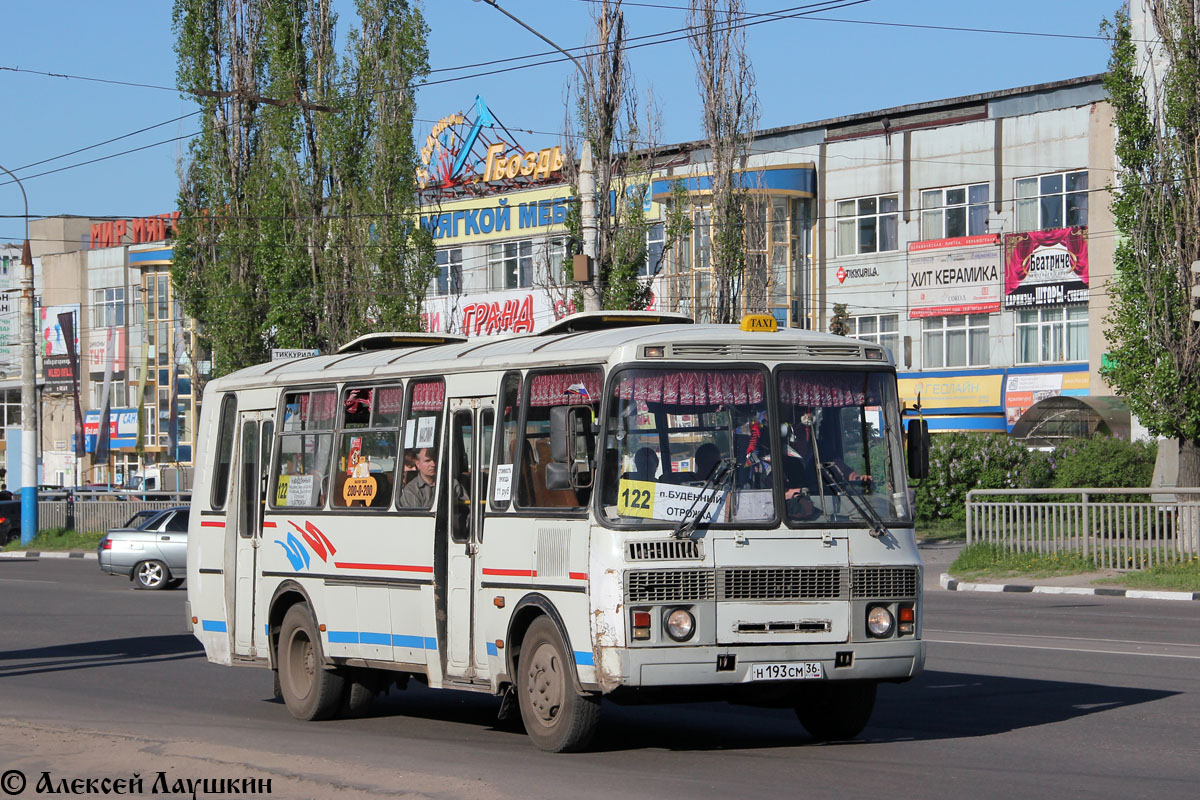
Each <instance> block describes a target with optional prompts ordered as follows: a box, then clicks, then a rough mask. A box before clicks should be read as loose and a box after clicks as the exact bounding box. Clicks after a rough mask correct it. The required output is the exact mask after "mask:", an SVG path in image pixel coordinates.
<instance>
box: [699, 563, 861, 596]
mask: <svg viewBox="0 0 1200 800" xmlns="http://www.w3.org/2000/svg"><path fill="white" fill-rule="evenodd" d="M720 572H721V574H720V578H719V580H718V585H719V586H720V594H719V596H718V597H717V599H718V600H840V599H844V598H845V597H846V577H845V573H846V570H845V568H843V567H790V568H780V569H767V568H760V569H723V570H721V571H720Z"/></svg>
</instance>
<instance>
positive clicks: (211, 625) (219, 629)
mask: <svg viewBox="0 0 1200 800" xmlns="http://www.w3.org/2000/svg"><path fill="white" fill-rule="evenodd" d="M200 630H204V631H212V632H213V633H228V632H229V627H228V626H227V625H226V624H225V621H224V620H220V619H205V620H201V621H200Z"/></svg>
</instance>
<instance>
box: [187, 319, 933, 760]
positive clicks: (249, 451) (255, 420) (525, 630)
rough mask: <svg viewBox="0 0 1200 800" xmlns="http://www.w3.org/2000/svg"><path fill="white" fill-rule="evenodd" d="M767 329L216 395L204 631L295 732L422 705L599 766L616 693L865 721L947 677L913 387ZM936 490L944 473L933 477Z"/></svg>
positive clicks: (407, 338) (596, 323)
mask: <svg viewBox="0 0 1200 800" xmlns="http://www.w3.org/2000/svg"><path fill="white" fill-rule="evenodd" d="M774 328H775V326H774V320H773V319H771V318H769V317H751V318H747V320H745V321H744V322H743V324H742V326H741V327H740V328H739V327H738V326H734V325H724V326H717V325H693V324H690V320H688V319H687V318H686V317H682V316H680V315H670V314H648V313H637V312H618V313H612V312H598V313H595V314H579V315H575V316H572V317H569V318H567V319H565V320H562V321H561V322H559V323H556V324H555V325H553V326H552V327H551V328H549V329H547V330H546V331H545V332H543V333H541V334H538V335H527V336H517V337H508V338H501V337H497V338H483V339H472V340H469V341H468V340H465V339H462V338H460V337H453V336H444V335H427V334H378V335H372V336H366V337H363V338H362V339H360V340H357V341H355V342H352V343H351V344H350V345H347V347H345V348H343V349H342V351H341V352H339V353H337V354H333V355H327V356H317V357H313V358H306V359H302V360H296V361H283V362H274V363H269V364H262V365H259V366H256V367H251V368H248V369H244V370H241V371H239V372H236V373H234V374H231V375H227V376H225V377H222V378H220V379H217V380H213V381H211V382H210V383H209V384H208V386H207V388H206V389H205V393H204V406H203V413H202V415H201V420H200V427H199V431H198V436H197V442H198V455H197V459H196V464H197V468H196V480H195V483H194V488H193V496H192V502H193V513H192V517H191V529H190V531H189V538H188V572H187V583H188V612H187V614H188V617H189V619H190V621H191V623H192V629H193V631H194V632H195V635H196V637H197V638H198V639H199V640H200V641H201V642H202V643H203V645H204V649H205V652H206V654H207V656H208V658H209V660H210V661H214V662H217V663H220V664H225V665H252V666H261V667H267V668H269V669H271V670H274V671H275V673H276V693H277V695H279V696H282V698H283V700H284V701H285V703H286V705H287V708H288V710H289V711H290V712H291V713H292V714H293V715H294V716H296V717H297V718H300V719H307V720H316V719H325V718H330V717H333V716H338V715H353V714H355V713H357V712H359V711H361V710H362V709H363V708H364V707H365V706H366V704H367V703H369V702H370V700H371V699H372V697H374V696H375V695H376V694H378V693H380V692H385V691H387V690H388V689H389V688H390V687H392V686H399V687H400V688H404V687H405V686H406V685H407V682H408V681H409V680H410V679H414V678H415V679H416V680H418V681H420V682H422V683H425V684H427V685H428V686H430V687H434V688H447V689H460V690H468V691H478V692H488V693H493V694H496V695H500V696H502V697H503V702H502V703H501V704H500V708H501V712H500V713H501V715H506V714H511V713H515V708H514V707H516V708H519V712H520V717H521V719H522V721H523V722H524V725H525V729H526V731H527V732H528V733H529V735H530V737H531V738H532V739H533V741H534V743H535V744H536V745H537V746H538V747H540V748H542V749H544V750H549V751H564V750H576V749H580V748H583V747H584V746H586V745H587V743H588V740H589V738H590V736H591V734H592V733H593V731H594V729H595V727H596V723H597V720H598V715H599V708H600V699H601V697H609V698H611V699H612V700H614V701H617V702H621V701H630V702H633V701H642V702H644V701H661V700H668V699H676V700H678V699H687V700H701V699H712V698H724V699H728V700H730V701H732V702H745V703H754V704H771V705H776V706H782V707H791V708H794V709H795V711H796V714H797V716H798V718H799V721H800V722H801V723H802V724H803V725H804V727H805V728H806V729H807V730H808V732H809V733H810V734H811V735H813V736H814V737H815V738H818V739H831V738H851V737H853V736H855V735H857V734H858V733H859V732H860V731H861V730H862V728H863V727H864V726H865V725H866V724H867V722H868V720H869V717H870V714H871V711H872V708H873V706H874V702H875V689H876V685H877V684H878V683H879V682H880V681H894V682H900V681H906V680H908V679H910V678H912V677H913V676H914V675H916V674H917V673H918V672H919V671H920V670H921V669H922V667H923V664H924V660H925V646H924V643H923V642H922V639H921V583H922V568H921V562H920V558H919V556H918V553H917V547H916V543H915V539H914V535H913V524H912V508H911V505H910V499H909V493H908V491H907V485H906V476H905V463H906V460H907V463H908V468H909V471H910V472H914V473H919V472H920V471H921V470H922V469H923V468H924V467H923V466H922V464H923V451H922V447H923V446H924V447H927V442H928V438H927V436H928V434H927V432H926V431H925V429H924V427H923V424H922V423H919V422H918V421H916V420H913V421H912V422H911V423H910V425H909V428H910V430H909V447H908V452H907V458H906V454H905V449H904V446H903V433H902V428H901V413H900V405H899V403H898V400H897V393H896V373H895V366H894V365H893V364H892V362H891V358H890V355H889V354H888V352H887V351H886V350H885V349H883V348H882V347H880V346H878V345H876V344H872V343H870V342H863V341H858V340H854V339H847V338H843V337H838V336H831V335H826V334H817V333H811V332H805V331H798V330H778V331H777V330H775V329H774ZM915 477H920V475H919V474H915Z"/></svg>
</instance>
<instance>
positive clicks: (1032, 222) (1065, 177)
mask: <svg viewBox="0 0 1200 800" xmlns="http://www.w3.org/2000/svg"><path fill="white" fill-rule="evenodd" d="M1016 198H1017V230H1019V231H1041V230H1049V229H1052V228H1076V227H1081V226H1084V225H1087V224H1088V174H1087V170H1080V171H1078V172H1056V173H1054V174H1053V175H1040V176H1037V177H1034V178H1018V179H1017V186H1016Z"/></svg>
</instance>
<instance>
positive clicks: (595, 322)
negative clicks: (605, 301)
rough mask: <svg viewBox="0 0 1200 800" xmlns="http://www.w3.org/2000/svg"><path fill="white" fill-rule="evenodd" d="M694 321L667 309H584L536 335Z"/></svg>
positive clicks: (552, 324)
mask: <svg viewBox="0 0 1200 800" xmlns="http://www.w3.org/2000/svg"><path fill="white" fill-rule="evenodd" d="M694 322H695V320H693V319H692V318H691V317H689V316H688V315H687V314H676V313H673V312H669V311H584V312H581V313H579V314H571V315H570V316H567V317H563V318H562V319H560V320H558V321H557V322H552V323H551V324H549V325H547V326H546V327H545V328H543V329H542V330H540V331H538V335H539V336H552V335H555V334H561V333H582V332H583V331H603V330H609V329H611V328H632V327H637V326H639V325H691V324H693V323H694Z"/></svg>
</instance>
